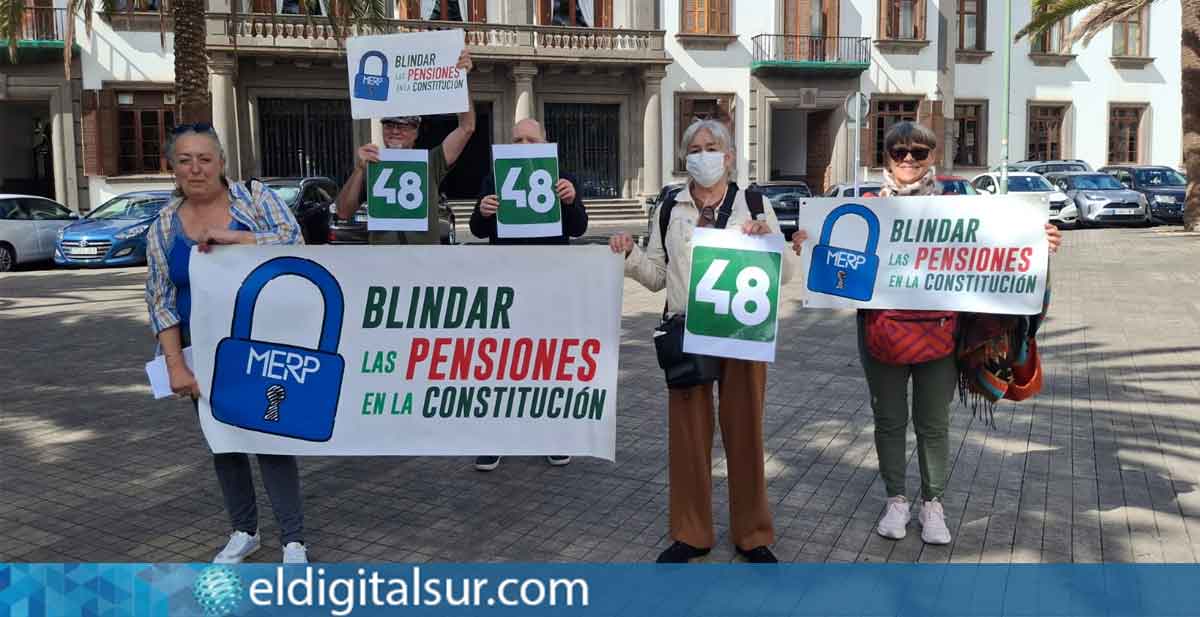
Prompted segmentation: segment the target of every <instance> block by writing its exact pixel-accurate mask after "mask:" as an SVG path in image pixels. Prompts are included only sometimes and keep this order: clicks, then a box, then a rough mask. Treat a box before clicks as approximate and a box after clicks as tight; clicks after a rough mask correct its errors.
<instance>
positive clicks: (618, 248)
mask: <svg viewBox="0 0 1200 617" xmlns="http://www.w3.org/2000/svg"><path fill="white" fill-rule="evenodd" d="M608 248H610V249H612V252H614V253H624V254H625V256H626V257H629V254H630V253H631V252H633V236H631V235H629V234H627V233H624V232H621V233H619V234H617V235H615V236H613V237H611V238H609V239H608Z"/></svg>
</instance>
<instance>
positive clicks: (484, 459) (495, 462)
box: [475, 456, 500, 471]
mask: <svg viewBox="0 0 1200 617" xmlns="http://www.w3.org/2000/svg"><path fill="white" fill-rule="evenodd" d="M499 466H500V457H499V456H476V457H475V471H491V470H493V469H495V468H497V467H499Z"/></svg>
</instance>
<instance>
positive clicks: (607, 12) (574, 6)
mask: <svg viewBox="0 0 1200 617" xmlns="http://www.w3.org/2000/svg"><path fill="white" fill-rule="evenodd" d="M612 5H613V0H538V14H539V15H540V16H541V23H542V24H543V25H547V26H568V27H575V28H611V27H612V14H613V8H612Z"/></svg>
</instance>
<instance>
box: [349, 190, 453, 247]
mask: <svg viewBox="0 0 1200 617" xmlns="http://www.w3.org/2000/svg"><path fill="white" fill-rule="evenodd" d="M326 215H327V216H328V217H329V219H328V220H329V223H328V225H329V231H328V232H327V233H328V240H329V241H328V243H329V244H366V243H367V206H366V205H365V204H364V205H362V206H360V207H359V208H358V210H356V211H355V212H354V216H353V217H351V218H349V219H339V218H338V216H337V204H330V205H329V206H328V207H327V209H326ZM438 226H439V227H440V228H441V239H442V244H458V232H457V231H456V230H455V228H454V226H455V219H454V210H452V209H451V208H450V205H449V203H448V202H447V201H446V195H445V194H442V195H441V197H440V198H439V199H438Z"/></svg>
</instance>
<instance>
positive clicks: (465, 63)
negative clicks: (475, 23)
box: [454, 47, 475, 73]
mask: <svg viewBox="0 0 1200 617" xmlns="http://www.w3.org/2000/svg"><path fill="white" fill-rule="evenodd" d="M454 68H456V69H462V70H463V71H464V72H466V73H470V72H471V69H473V68H475V63H474V62H472V61H471V52H469V51H467V48H466V47H463V50H462V53H461V54H458V64H456V65H454Z"/></svg>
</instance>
